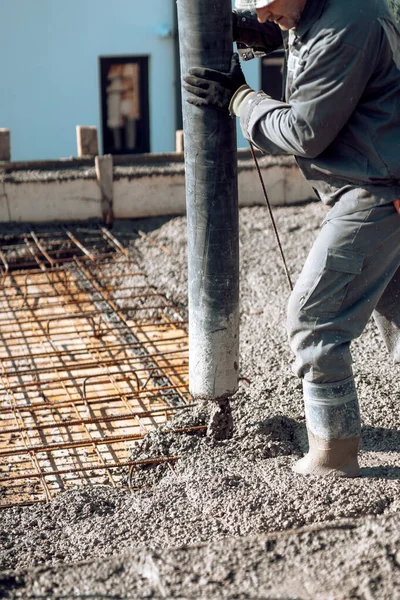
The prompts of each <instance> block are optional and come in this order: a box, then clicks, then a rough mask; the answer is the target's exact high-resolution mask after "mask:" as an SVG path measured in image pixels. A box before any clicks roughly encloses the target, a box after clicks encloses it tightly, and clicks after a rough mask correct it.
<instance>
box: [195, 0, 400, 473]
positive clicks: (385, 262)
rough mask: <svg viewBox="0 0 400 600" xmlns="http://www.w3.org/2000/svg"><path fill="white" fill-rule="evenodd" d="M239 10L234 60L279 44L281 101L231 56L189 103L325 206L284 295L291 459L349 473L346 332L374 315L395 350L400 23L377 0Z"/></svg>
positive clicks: (312, 469) (297, 2) (351, 390)
mask: <svg viewBox="0 0 400 600" xmlns="http://www.w3.org/2000/svg"><path fill="white" fill-rule="evenodd" d="M236 8H237V12H236V13H235V14H234V17H233V28H234V37H235V39H236V41H237V42H238V47H240V52H241V53H242V56H243V57H244V58H251V57H252V56H255V55H257V54H258V55H260V54H265V53H268V52H271V51H273V50H275V49H277V48H278V47H282V46H283V47H284V48H285V51H286V76H285V100H284V101H278V100H274V99H272V98H271V97H270V96H268V95H267V94H265V93H264V92H262V91H259V92H256V91H254V90H252V89H251V88H250V87H249V86H248V85H247V84H246V81H245V78H244V76H243V73H242V71H241V68H240V64H239V59H238V55H237V54H234V55H233V57H232V61H231V68H230V71H229V72H228V73H221V72H219V71H215V70H212V69H206V68H202V67H196V68H193V69H191V70H190V71H189V73H188V75H187V76H185V77H184V87H185V88H186V90H187V92H188V95H187V100H188V102H190V103H191V104H194V105H195V106H198V107H200V108H201V109H203V108H206V109H209V108H216V109H218V110H223V111H229V112H230V114H231V115H236V116H237V117H239V118H240V124H241V128H242V131H243V134H244V136H245V137H246V138H247V139H248V140H250V141H251V142H252V143H253V144H255V145H256V146H257V147H258V148H260V149H261V150H263V151H264V152H266V153H268V154H293V155H294V156H295V157H296V160H297V163H298V165H299V167H300V169H301V170H302V172H303V174H304V175H305V177H306V178H307V180H308V181H309V182H310V183H311V184H312V186H313V188H314V190H315V192H316V194H317V195H318V196H319V198H320V199H321V200H322V202H324V203H325V204H326V205H327V206H328V207H330V210H329V212H328V213H327V215H326V218H325V219H324V222H323V224H322V226H321V229H320V231H319V234H318V236H317V238H316V240H315V243H314V245H313V247H312V249H311V251H310V253H309V256H308V258H307V260H306V262H305V265H304V268H303V270H302V272H301V274H300V276H299V278H298V281H297V282H296V285H295V288H294V291H293V293H292V295H291V297H290V301H289V306H288V318H287V327H288V334H289V340H290V344H291V347H292V349H293V352H294V354H295V365H294V370H295V373H296V374H297V375H298V376H299V377H301V378H302V380H303V393H304V403H305V415H306V422H307V430H308V438H309V451H308V454H307V455H306V456H305V457H304V458H302V459H301V460H299V461H298V462H297V463H296V465H295V467H294V470H295V471H296V472H298V473H301V474H314V475H321V476H325V475H337V476H344V477H356V476H358V475H359V473H360V468H359V464H358V456H357V455H358V449H359V442H360V412H359V405H358V399H357V392H356V387H355V384H354V378H353V371H352V360H351V354H350V343H351V341H352V340H353V339H355V338H356V337H358V336H359V335H360V334H361V332H362V331H363V329H364V327H365V325H366V323H367V321H368V319H369V318H370V316H371V314H373V315H374V318H375V320H376V322H377V324H378V327H379V330H380V331H381V333H382V335H383V338H384V340H385V342H386V345H387V347H388V349H389V352H390V354H391V356H392V359H393V360H394V361H396V362H398V361H400V336H399V328H400V215H399V214H398V213H397V211H396V206H397V208H398V205H399V204H400V200H399V202H396V200H398V199H399V198H400V71H399V68H400V34H399V31H398V30H397V28H396V23H395V21H394V18H393V16H392V13H391V12H390V11H389V9H388V6H387V4H386V1H385V0H237V5H236ZM299 210H301V209H299ZM399 210H400V208H399Z"/></svg>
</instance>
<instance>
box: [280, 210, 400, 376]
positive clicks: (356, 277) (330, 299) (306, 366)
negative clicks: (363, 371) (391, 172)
mask: <svg viewBox="0 0 400 600" xmlns="http://www.w3.org/2000/svg"><path fill="white" fill-rule="evenodd" d="M399 267H400V215H398V214H397V212H396V210H395V208H394V206H393V205H392V204H387V205H384V206H379V207H375V208H372V209H368V210H363V211H359V212H356V213H353V214H350V215H343V216H339V217H335V218H332V219H330V218H329V213H328V215H327V217H326V219H325V221H324V223H323V225H322V228H321V230H320V232H319V234H318V237H317V239H316V240H315V243H314V245H313V247H312V249H311V251H310V254H309V256H308V258H307V260H306V263H305V265H304V268H303V270H302V272H301V274H300V277H299V279H298V281H297V282H296V285H295V288H294V290H293V293H292V295H291V297H290V300H289V306H288V320H287V327H288V334H289V340H290V345H291V348H292V350H293V352H294V354H295V357H296V360H295V365H294V370H295V372H296V374H297V375H298V376H299V377H302V378H303V379H304V382H305V385H307V382H309V383H310V384H324V383H333V382H338V381H343V380H345V379H347V378H349V377H351V376H352V366H351V362H352V361H351V354H350V343H351V341H352V340H353V339H355V338H356V337H358V336H359V335H360V334H361V332H362V331H363V329H364V327H365V325H366V323H367V321H368V319H369V318H370V316H371V314H372V313H373V314H374V318H375V320H376V322H377V324H378V327H379V330H380V332H381V333H382V335H383V338H384V341H385V343H386V345H387V347H388V349H389V352H390V354H391V356H392V358H393V359H394V360H395V361H400V268H399Z"/></svg>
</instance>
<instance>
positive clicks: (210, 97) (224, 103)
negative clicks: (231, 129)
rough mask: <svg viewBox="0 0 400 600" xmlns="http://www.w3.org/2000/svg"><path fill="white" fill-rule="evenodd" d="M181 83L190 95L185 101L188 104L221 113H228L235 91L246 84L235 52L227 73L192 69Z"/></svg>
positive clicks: (198, 68) (201, 68)
mask: <svg viewBox="0 0 400 600" xmlns="http://www.w3.org/2000/svg"><path fill="white" fill-rule="evenodd" d="M183 81H184V84H183V87H184V88H185V90H186V91H187V92H189V94H190V95H189V96H188V97H187V99H186V100H187V102H189V104H194V106H201V107H203V106H210V107H211V108H216V109H217V110H221V111H223V112H228V108H229V104H230V101H231V99H232V96H233V94H234V93H235V92H236V90H238V89H239V88H240V87H241V86H242V85H245V84H246V79H245V77H244V75H243V72H242V68H241V66H240V63H239V56H238V54H237V53H236V52H235V53H234V54H233V55H232V58H231V68H230V70H229V73H223V72H221V71H216V70H215V69H207V68H205V67H193V68H192V69H189V74H188V75H186V76H185V77H184V78H183Z"/></svg>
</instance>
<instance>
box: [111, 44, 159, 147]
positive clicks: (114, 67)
mask: <svg viewBox="0 0 400 600" xmlns="http://www.w3.org/2000/svg"><path fill="white" fill-rule="evenodd" d="M99 60H100V99H101V115H102V119H101V120H102V141H103V153H104V154H139V153H140V154H141V153H145V152H150V124H149V71H148V62H149V60H148V57H147V56H107V57H100V59H99Z"/></svg>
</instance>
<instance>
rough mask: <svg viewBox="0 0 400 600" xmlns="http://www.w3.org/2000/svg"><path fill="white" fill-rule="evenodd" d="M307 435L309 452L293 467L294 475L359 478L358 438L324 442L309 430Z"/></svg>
mask: <svg viewBox="0 0 400 600" xmlns="http://www.w3.org/2000/svg"><path fill="white" fill-rule="evenodd" d="M307 433H308V442H309V450H308V453H307V454H306V455H305V456H304V457H303V458H301V459H300V460H298V461H297V462H296V463H295V465H294V466H293V471H295V473H300V474H301V475H316V476H318V477H327V476H332V477H359V475H360V465H359V464H358V459H357V454H358V448H359V446H360V438H359V437H351V438H345V439H343V440H324V439H322V438H318V437H317V436H315V435H314V434H313V433H312V432H311V431H310V430H309V429H307Z"/></svg>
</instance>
